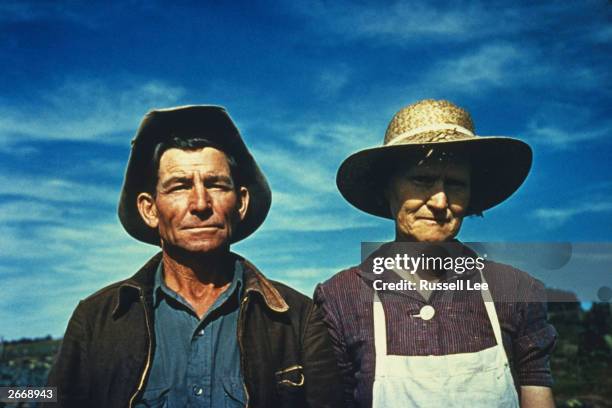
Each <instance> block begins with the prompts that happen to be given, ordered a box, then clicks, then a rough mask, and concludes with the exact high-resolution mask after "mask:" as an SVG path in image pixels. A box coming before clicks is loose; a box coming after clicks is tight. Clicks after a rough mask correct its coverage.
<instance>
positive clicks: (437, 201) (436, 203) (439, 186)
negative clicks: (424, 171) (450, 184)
mask: <svg viewBox="0 0 612 408" xmlns="http://www.w3.org/2000/svg"><path fill="white" fill-rule="evenodd" d="M427 205H428V206H429V207H430V208H432V209H435V210H446V209H447V208H448V197H447V195H446V191H445V189H444V182H442V181H441V180H438V181H437V182H436V183H435V185H434V189H433V190H432V194H431V196H430V197H429V200H428V201H427Z"/></svg>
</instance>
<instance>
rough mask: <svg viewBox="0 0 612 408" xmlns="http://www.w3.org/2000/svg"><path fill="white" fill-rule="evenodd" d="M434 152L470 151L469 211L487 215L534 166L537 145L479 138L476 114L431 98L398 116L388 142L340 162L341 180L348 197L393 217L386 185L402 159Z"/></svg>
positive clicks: (413, 159)
mask: <svg viewBox="0 0 612 408" xmlns="http://www.w3.org/2000/svg"><path fill="white" fill-rule="evenodd" d="M432 153H443V154H447V153H448V154H454V153H459V154H463V155H467V157H468V159H469V160H470V163H471V168H472V183H471V199H470V205H469V208H468V210H467V213H466V215H471V214H481V213H482V211H484V210H487V209H489V208H491V207H493V206H495V205H497V204H499V203H501V202H502V201H504V200H505V199H507V198H508V197H510V196H511V195H512V193H514V192H515V191H516V190H517V189H518V188H519V187H520V185H521V184H522V183H523V181H524V180H525V178H526V177H527V174H528V173H529V169H530V168H531V160H532V153H531V148H530V147H529V145H527V144H526V143H525V142H522V141H520V140H517V139H513V138H509V137H492V136H487V137H484V136H476V135H475V134H474V123H473V122H472V118H471V117H470V114H469V113H468V112H467V111H465V110H464V109H462V108H460V107H458V106H456V105H454V104H453V103H451V102H449V101H444V100H432V99H425V100H422V101H419V102H417V103H415V104H412V105H409V106H407V107H405V108H403V109H402V110H400V111H399V112H397V113H396V114H395V116H394V117H393V119H392V120H391V123H389V127H388V128H387V132H386V133H385V139H384V143H383V146H379V147H374V148H370V149H366V150H361V151H359V152H357V153H354V154H352V155H351V156H349V157H348V158H347V159H346V160H344V162H343V163H342V164H341V165H340V168H339V169H338V174H337V177H336V184H337V185H338V189H339V190H340V192H341V193H342V195H343V196H344V198H345V199H346V200H347V201H348V202H349V203H351V204H353V205H354V206H355V207H357V208H359V209H360V210H362V211H365V212H367V213H370V214H373V215H377V216H380V217H384V218H393V216H392V214H391V212H390V209H389V203H388V202H387V199H386V198H385V194H384V189H385V187H386V185H387V182H388V181H389V179H390V177H391V176H392V174H391V172H392V171H393V170H394V169H396V168H397V166H398V165H401V163H405V165H406V166H409V165H412V164H416V163H417V162H419V161H420V160H422V159H424V158H425V157H427V156H430V155H431V154H432Z"/></svg>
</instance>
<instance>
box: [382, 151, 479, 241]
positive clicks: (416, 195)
mask: <svg viewBox="0 0 612 408" xmlns="http://www.w3.org/2000/svg"><path fill="white" fill-rule="evenodd" d="M387 194H388V197H389V204H390V207H391V213H392V214H393V216H394V218H395V228H396V238H397V239H398V240H409V241H421V242H441V241H446V240H449V239H451V238H453V237H454V236H455V235H457V233H458V232H459V228H460V227H461V222H462V220H463V216H464V215H465V211H466V210H467V206H468V203H469V200H470V166H469V164H468V163H467V162H466V161H463V160H459V161H455V162H450V161H446V162H444V161H442V162H441V161H437V160H436V161H430V162H425V163H424V164H421V165H414V166H412V167H410V168H409V169H407V170H406V171H401V172H398V173H397V174H396V175H395V176H394V177H393V178H392V180H391V183H390V184H389V189H388V192H387Z"/></svg>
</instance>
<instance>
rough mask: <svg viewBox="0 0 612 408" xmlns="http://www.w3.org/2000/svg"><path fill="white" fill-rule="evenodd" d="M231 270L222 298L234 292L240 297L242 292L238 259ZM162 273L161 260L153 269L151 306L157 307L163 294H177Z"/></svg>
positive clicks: (242, 275)
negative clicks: (228, 283)
mask: <svg viewBox="0 0 612 408" xmlns="http://www.w3.org/2000/svg"><path fill="white" fill-rule="evenodd" d="M233 272H234V273H233V277H232V282H231V284H230V286H229V288H227V290H226V291H225V292H224V293H223V294H222V297H223V298H229V297H230V296H233V295H234V294H236V295H237V296H238V297H239V298H240V296H241V294H242V288H243V287H244V282H243V281H244V270H243V267H242V264H241V263H240V262H239V261H238V259H236V260H235V261H234V271H233ZM163 273H164V267H163V262H160V263H159V265H157V268H156V270H155V278H154V283H153V307H157V306H158V305H159V302H160V301H161V299H162V296H163V295H166V296H170V297H173V298H176V296H178V295H177V294H176V292H174V291H173V290H172V289H170V288H169V287H168V286H167V285H166V282H164V278H163V276H164V275H163Z"/></svg>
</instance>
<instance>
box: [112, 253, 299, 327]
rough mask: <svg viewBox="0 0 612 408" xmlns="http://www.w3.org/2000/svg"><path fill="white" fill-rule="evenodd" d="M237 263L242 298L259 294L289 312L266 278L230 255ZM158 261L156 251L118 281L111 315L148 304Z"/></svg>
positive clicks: (276, 308) (274, 308)
mask: <svg viewBox="0 0 612 408" xmlns="http://www.w3.org/2000/svg"><path fill="white" fill-rule="evenodd" d="M231 255H232V256H234V257H235V258H236V259H237V260H238V261H239V262H240V263H241V264H242V267H243V270H244V294H243V299H244V298H245V297H247V296H249V293H250V292H257V293H259V294H260V295H261V297H262V298H263V300H264V303H265V304H266V306H267V307H268V308H269V309H270V310H272V311H274V312H279V313H284V312H286V311H288V310H289V305H288V304H287V302H286V301H285V299H284V298H283V297H282V296H281V294H280V293H279V291H278V290H277V289H276V288H275V287H274V285H272V283H271V282H270V281H269V280H268V279H266V277H265V276H264V275H263V274H262V273H261V272H260V271H259V270H258V269H257V268H256V267H255V265H253V264H252V263H250V262H249V261H247V260H246V259H244V258H243V257H241V256H240V255H237V254H234V253H232V254H231ZM161 259H162V253H161V252H159V253H157V254H156V255H155V256H153V257H152V258H151V259H150V260H149V261H148V262H147V263H146V264H144V266H143V267H142V268H140V269H139V270H138V272H136V273H135V274H134V276H132V277H131V278H129V279H126V280H125V281H123V282H121V284H120V285H119V289H118V292H119V293H118V296H117V303H116V304H115V308H114V309H113V316H114V317H117V316H118V315H120V314H121V313H123V312H124V311H126V310H127V309H128V306H129V305H130V304H131V303H132V302H134V301H136V300H138V298H139V297H142V298H143V299H144V301H145V302H146V304H147V305H151V304H152V301H153V300H152V299H153V287H154V285H155V271H156V270H157V267H158V266H159V263H160V262H161Z"/></svg>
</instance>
